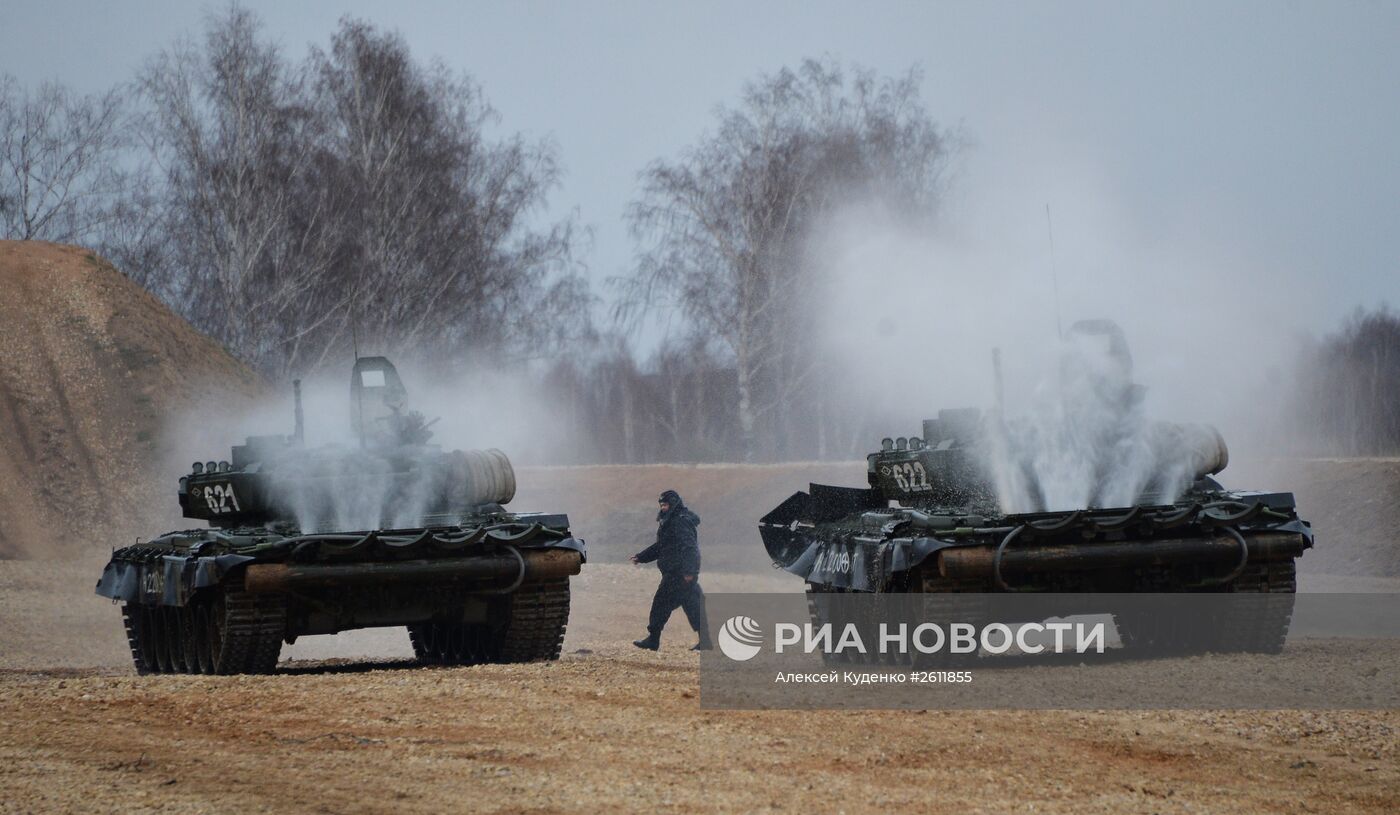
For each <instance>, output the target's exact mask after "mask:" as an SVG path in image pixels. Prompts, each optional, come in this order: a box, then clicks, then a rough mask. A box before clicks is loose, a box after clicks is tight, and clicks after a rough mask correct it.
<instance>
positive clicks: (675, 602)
mask: <svg viewBox="0 0 1400 815" xmlns="http://www.w3.org/2000/svg"><path fill="white" fill-rule="evenodd" d="M677 606H679V607H680V608H682V609H684V610H685V618H686V619H687V620H689V621H690V627H691V628H693V629H695V630H696V631H698V632H704V633H702V634H701V636H705V635H707V634H708V633H709V631H710V625H709V621H708V620H707V619H706V617H705V592H703V591H701V590H700V576H699V575H696V576H695V577H694V579H692V580H689V581H687V580H686V579H685V576H684V575H681V574H678V573H672V574H668V573H666V572H662V573H661V585H659V586H657V587H656V596H655V597H654V598H652V601H651V619H650V621H649V622H648V623H647V630H648V631H650V632H651V635H652V636H653V637H659V636H661V629H662V628H664V627H665V626H666V621H667V620H669V619H671V612H673V611H675V610H676V607H677Z"/></svg>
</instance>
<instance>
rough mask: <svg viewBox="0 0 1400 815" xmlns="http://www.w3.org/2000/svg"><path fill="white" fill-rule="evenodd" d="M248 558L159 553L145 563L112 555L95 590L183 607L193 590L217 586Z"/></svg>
mask: <svg viewBox="0 0 1400 815" xmlns="http://www.w3.org/2000/svg"><path fill="white" fill-rule="evenodd" d="M252 560H253V558H251V557H248V556H247V555H234V554H225V555H206V556H203V557H187V556H184V555H163V556H161V557H159V558H157V559H155V560H150V561H145V562H142V561H132V560H119V559H115V558H114V559H113V560H112V561H111V562H109V563H108V564H107V566H106V567H105V568H104V569H103V570H102V577H101V578H99V579H98V581H97V589H96V591H97V594H98V595H99V596H101V597H107V598H110V599H112V600H120V601H122V602H126V603H139V604H141V605H165V606H183V605H185V604H186V603H187V602H189V599H190V598H191V597H192V596H193V595H194V593H195V591H196V590H197V589H202V588H206V587H208V586H214V585H218V584H219V583H221V582H222V581H223V580H224V578H225V577H226V576H227V575H228V573H229V572H230V571H232V570H233V569H236V568H238V567H240V566H242V565H243V564H245V563H249V562H251V561H252Z"/></svg>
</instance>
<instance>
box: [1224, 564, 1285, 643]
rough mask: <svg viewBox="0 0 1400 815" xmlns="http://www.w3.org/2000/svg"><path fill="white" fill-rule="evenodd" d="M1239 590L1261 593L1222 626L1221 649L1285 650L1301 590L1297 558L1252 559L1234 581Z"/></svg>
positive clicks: (1231, 585) (1233, 586)
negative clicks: (1295, 599) (1294, 603)
mask: <svg viewBox="0 0 1400 815" xmlns="http://www.w3.org/2000/svg"><path fill="white" fill-rule="evenodd" d="M1230 591H1231V592H1233V593H1236V594H1261V595H1266V596H1263V597H1257V598H1251V601H1250V602H1248V603H1244V604H1242V605H1243V608H1242V609H1241V612H1240V613H1241V616H1240V618H1238V619H1234V620H1230V621H1229V623H1228V624H1226V625H1224V626H1222V627H1221V631H1220V642H1219V645H1218V650H1220V651H1222V652H1227V653H1230V652H1234V653H1241V652H1243V653H1255V654H1277V653H1279V652H1281V651H1282V650H1283V642H1284V640H1285V639H1286V638H1287V637H1288V626H1289V624H1290V623H1291V622H1292V620H1293V599H1294V594H1296V593H1297V591H1298V576H1297V564H1296V563H1295V562H1294V561H1293V560H1277V561H1269V562H1265V563H1251V564H1249V565H1247V566H1245V569H1244V571H1243V572H1241V573H1240V576H1239V577H1237V578H1235V580H1234V582H1232V583H1231V584H1230Z"/></svg>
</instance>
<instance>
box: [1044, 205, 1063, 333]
mask: <svg viewBox="0 0 1400 815" xmlns="http://www.w3.org/2000/svg"><path fill="white" fill-rule="evenodd" d="M1045 234H1046V235H1047V236H1049V238H1050V282H1051V284H1052V285H1053V286H1054V287H1055V336H1056V337H1057V338H1059V340H1060V341H1061V342H1064V339H1065V332H1064V329H1063V328H1061V327H1060V275H1059V273H1058V271H1057V270H1056V269H1055V228H1054V227H1053V226H1052V225H1051V223H1050V202H1048V201H1047V202H1045Z"/></svg>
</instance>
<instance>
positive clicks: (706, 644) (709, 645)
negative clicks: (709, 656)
mask: <svg viewBox="0 0 1400 815" xmlns="http://www.w3.org/2000/svg"><path fill="white" fill-rule="evenodd" d="M690 650H692V651H713V650H715V644H714V643H713V642H710V632H708V631H701V632H700V641H699V642H697V643H695V646H694V647H693V648H691V649H690Z"/></svg>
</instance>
